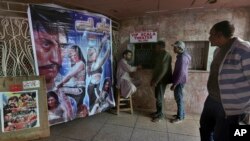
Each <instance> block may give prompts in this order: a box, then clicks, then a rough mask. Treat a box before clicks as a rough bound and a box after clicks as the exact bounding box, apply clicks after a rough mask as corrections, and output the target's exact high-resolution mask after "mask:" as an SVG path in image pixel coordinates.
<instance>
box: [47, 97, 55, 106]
mask: <svg viewBox="0 0 250 141" xmlns="http://www.w3.org/2000/svg"><path fill="white" fill-rule="evenodd" d="M56 103H57V102H56V99H55V98H54V97H53V96H50V97H49V98H48V106H49V107H50V108H56V106H57V104H56Z"/></svg>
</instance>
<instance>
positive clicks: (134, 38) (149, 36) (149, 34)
mask: <svg viewBox="0 0 250 141" xmlns="http://www.w3.org/2000/svg"><path fill="white" fill-rule="evenodd" d="M145 42H157V32H153V31H141V32H133V33H131V34H130V43H145Z"/></svg>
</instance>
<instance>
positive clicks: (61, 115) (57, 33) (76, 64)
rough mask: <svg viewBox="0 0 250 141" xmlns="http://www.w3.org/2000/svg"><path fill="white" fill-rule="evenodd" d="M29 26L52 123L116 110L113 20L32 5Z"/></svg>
mask: <svg viewBox="0 0 250 141" xmlns="http://www.w3.org/2000/svg"><path fill="white" fill-rule="evenodd" d="M29 21H30V25H31V26H30V27H31V35H32V43H33V50H34V51H35V52H34V54H35V59H36V62H37V72H38V73H39V75H43V76H45V79H46V85H47V100H48V110H49V116H48V117H49V122H50V124H51V125H52V124H57V123H61V122H66V121H69V120H73V119H75V118H77V117H86V116H90V115H94V114H96V113H99V112H102V111H104V110H106V109H108V108H110V107H114V106H115V102H114V97H113V91H112V79H113V78H112V60H111V56H112V54H111V53H112V52H111V20H110V19H109V18H107V17H105V16H103V15H99V14H93V13H88V12H79V11H73V10H69V9H63V8H55V7H47V6H41V5H30V7H29Z"/></svg>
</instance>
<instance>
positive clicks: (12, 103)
mask: <svg viewBox="0 0 250 141" xmlns="http://www.w3.org/2000/svg"><path fill="white" fill-rule="evenodd" d="M8 105H9V106H10V107H11V108H16V107H17V101H16V100H15V99H10V100H9V102H8Z"/></svg>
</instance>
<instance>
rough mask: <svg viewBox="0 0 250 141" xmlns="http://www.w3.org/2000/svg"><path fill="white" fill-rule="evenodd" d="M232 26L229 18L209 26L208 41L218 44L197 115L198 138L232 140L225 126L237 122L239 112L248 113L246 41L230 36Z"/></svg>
mask: <svg viewBox="0 0 250 141" xmlns="http://www.w3.org/2000/svg"><path fill="white" fill-rule="evenodd" d="M234 30H235V28H234V25H233V24H232V23H230V22H229V21H221V22H218V23H216V24H215V25H213V27H212V28H211V30H210V36H209V41H210V42H211V45H212V46H217V47H218V48H217V49H216V50H215V52H214V59H213V61H212V63H211V66H210V67H211V69H210V74H209V77H208V83H207V90H208V97H207V99H206V101H205V103H204V108H203V111H202V114H201V118H200V137H201V141H229V140H230V141H233V139H232V138H230V130H229V129H230V128H231V127H234V126H237V125H238V124H239V119H240V117H241V115H242V114H245V113H250V109H249V107H250V102H249V99H250V43H249V42H247V41H244V40H242V39H240V38H237V37H233V34H234ZM229 138H230V139H229ZM238 140H240V139H238Z"/></svg>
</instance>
